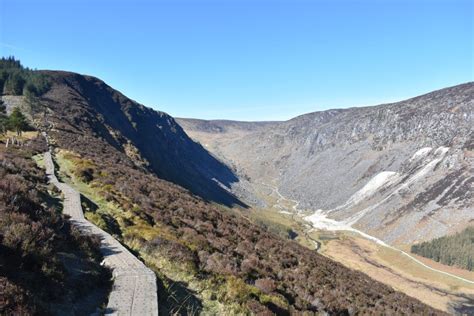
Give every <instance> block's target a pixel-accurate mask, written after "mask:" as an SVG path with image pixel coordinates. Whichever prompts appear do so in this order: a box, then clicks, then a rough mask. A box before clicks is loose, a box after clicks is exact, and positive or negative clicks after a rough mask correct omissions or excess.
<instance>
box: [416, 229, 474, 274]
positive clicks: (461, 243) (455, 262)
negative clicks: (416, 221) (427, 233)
mask: <svg viewBox="0 0 474 316" xmlns="http://www.w3.org/2000/svg"><path fill="white" fill-rule="evenodd" d="M411 252H413V253H416V254H418V255H420V256H423V257H426V258H430V259H433V260H434V261H437V262H441V263H443V264H447V265H450V266H457V267H459V268H463V269H466V270H469V271H473V269H474V226H471V227H468V228H466V229H465V230H463V231H462V232H459V233H457V234H454V235H452V236H444V237H441V238H437V239H434V240H431V241H427V242H423V243H421V244H417V245H413V246H412V247H411Z"/></svg>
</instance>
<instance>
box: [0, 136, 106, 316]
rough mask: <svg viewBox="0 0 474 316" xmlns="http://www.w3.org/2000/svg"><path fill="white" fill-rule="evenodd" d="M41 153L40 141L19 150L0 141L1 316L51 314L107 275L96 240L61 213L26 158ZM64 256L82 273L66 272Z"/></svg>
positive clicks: (41, 175)
mask: <svg viewBox="0 0 474 316" xmlns="http://www.w3.org/2000/svg"><path fill="white" fill-rule="evenodd" d="M45 150H46V145H45V142H44V140H43V139H42V138H41V139H34V140H32V141H29V142H27V143H26V144H25V145H24V146H23V147H20V148H17V147H9V148H5V146H4V145H3V144H1V143H0V314H2V315H28V314H42V315H45V314H46V315H47V314H52V313H54V310H55V309H56V308H58V306H60V305H61V304H68V305H69V304H74V303H76V302H78V301H79V300H80V299H81V298H82V297H84V296H86V295H87V294H89V293H88V290H87V289H88V288H91V287H92V288H94V287H95V288H98V289H100V288H104V289H106V288H107V287H108V279H109V277H110V276H109V274H108V272H107V271H106V270H105V269H104V268H102V267H101V266H100V265H99V262H100V260H101V255H100V252H99V250H98V245H99V242H100V241H99V240H98V239H97V238H95V237H93V236H84V235H83V234H82V233H81V232H80V231H79V230H78V229H76V228H75V227H74V226H72V225H71V224H70V223H69V221H68V220H67V219H66V218H64V217H63V216H62V215H61V213H60V208H59V206H60V205H59V204H58V201H57V200H55V199H53V198H52V197H51V196H50V195H49V193H48V192H47V187H46V185H47V183H46V177H45V174H44V172H43V170H41V169H39V168H38V167H37V166H36V164H35V162H34V160H33V159H31V158H32V156H33V154H37V153H39V152H43V151H45ZM66 258H72V260H73V262H75V263H76V264H77V265H78V266H80V267H81V269H83V271H84V272H83V273H79V275H78V274H77V273H76V272H74V273H73V272H71V271H70V267H68V265H66V264H65V260H66ZM102 299H104V298H103V297H102ZM92 311H93V310H92ZM89 312H90V311H89Z"/></svg>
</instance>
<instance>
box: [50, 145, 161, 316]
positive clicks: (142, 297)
mask: <svg viewBox="0 0 474 316" xmlns="http://www.w3.org/2000/svg"><path fill="white" fill-rule="evenodd" d="M44 162H45V166H46V174H47V176H48V179H49V181H50V183H52V184H54V185H55V186H56V187H57V188H58V189H59V190H61V192H62V193H63V194H64V209H63V213H64V214H66V215H69V216H70V217H71V222H72V223H73V224H74V225H76V226H78V227H79V228H80V229H81V231H83V232H84V233H87V234H94V235H98V236H100V237H101V246H100V251H101V252H102V254H103V256H104V261H103V264H104V265H105V266H107V267H109V268H110V269H112V270H113V276H114V284H113V288H112V291H111V292H110V296H109V302H108V304H107V309H106V312H105V314H106V315H120V316H122V315H138V316H147V315H158V296H157V287H156V276H155V274H154V273H153V271H151V270H150V269H149V268H147V267H146V266H145V265H144V264H143V263H142V262H141V261H140V260H139V259H138V258H136V257H135V256H134V255H133V254H132V253H131V252H130V251H128V250H127V249H126V248H125V247H124V246H123V245H122V244H121V243H120V242H118V241H117V240H116V239H115V238H113V237H112V236H111V235H110V234H108V233H107V232H105V231H103V230H102V229H100V228H98V227H97V226H95V225H94V224H92V223H90V222H89V221H87V220H86V219H85V218H84V213H83V210H82V206H81V196H80V194H79V192H78V191H76V190H75V189H73V188H72V187H70V186H69V185H67V184H65V183H62V182H59V180H58V178H57V177H56V175H55V173H54V163H53V159H52V155H51V152H50V151H48V152H46V153H45V154H44Z"/></svg>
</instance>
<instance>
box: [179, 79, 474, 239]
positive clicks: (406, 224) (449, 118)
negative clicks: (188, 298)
mask: <svg viewBox="0 0 474 316" xmlns="http://www.w3.org/2000/svg"><path fill="white" fill-rule="evenodd" d="M181 122H183V126H185V127H186V129H187V131H189V134H190V135H191V136H192V137H193V138H195V139H196V140H198V141H200V142H201V143H205V144H208V149H209V150H211V151H212V152H214V153H215V154H216V155H219V156H220V157H221V159H223V160H224V161H228V162H229V163H230V164H231V165H233V166H235V169H236V170H238V171H239V173H240V176H241V178H245V179H250V183H252V184H253V185H254V186H255V185H257V186H258V185H259V183H262V182H263V183H276V184H277V186H278V189H279V191H280V192H281V193H282V194H283V195H285V196H287V197H291V198H292V199H295V200H297V201H298V202H299V208H300V209H310V210H313V211H317V215H318V218H319V219H322V218H326V217H329V218H332V219H336V220H338V221H340V222H342V223H343V224H344V225H353V226H354V227H357V228H359V229H362V230H364V231H366V232H368V233H371V234H373V235H375V236H377V237H380V238H382V239H383V240H385V241H388V242H391V243H412V242H415V241H419V240H427V239H432V238H435V237H439V236H442V235H445V234H449V233H453V232H456V231H459V230H461V229H462V228H464V227H465V226H466V225H467V223H468V222H469V221H471V220H473V219H474V209H473V205H474V203H473V202H474V201H473V192H474V190H473V189H472V188H473V183H474V175H473V174H474V172H473V166H474V153H473V149H474V147H473V145H474V139H473V137H474V132H473V126H474V84H473V83H467V84H463V85H459V86H455V87H451V88H447V89H443V90H439V91H435V92H432V93H429V94H426V95H423V96H420V97H416V98H413V99H409V100H406V101H402V102H398V103H393V104H385V105H379V106H374V107H365V108H351V109H341V110H329V111H324V112H315V113H310V114H306V115H302V116H299V117H296V118H294V119H292V120H289V121H286V122H281V123H279V124H273V125H271V126H269V127H266V128H265V127H263V128H258V129H254V131H252V132H249V133H246V134H245V135H244V136H242V137H240V136H239V135H238V136H237V137H236V136H235V134H236V133H235V132H234V131H228V130H224V131H219V130H210V131H208V132H206V133H203V132H199V133H198V132H196V127H195V125H196V124H195V122H193V121H181ZM246 124H248V123H245V124H244V125H246ZM190 125H191V126H190ZM238 125H239V124H238V123H237V122H236V123H234V126H238ZM242 129H245V128H242ZM211 140H212V142H211ZM215 144H218V146H216V145H215ZM217 147H218V148H217ZM318 210H319V211H318Z"/></svg>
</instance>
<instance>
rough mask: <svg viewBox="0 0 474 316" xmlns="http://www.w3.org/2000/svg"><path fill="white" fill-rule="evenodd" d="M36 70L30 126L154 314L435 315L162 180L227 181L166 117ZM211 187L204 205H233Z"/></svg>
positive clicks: (77, 79)
mask: <svg viewBox="0 0 474 316" xmlns="http://www.w3.org/2000/svg"><path fill="white" fill-rule="evenodd" d="M46 74H47V75H48V76H49V78H50V80H51V81H50V82H51V86H50V88H49V90H48V92H46V93H45V94H43V95H41V96H40V97H38V98H36V99H34V100H33V102H32V103H31V104H30V106H31V107H30V110H31V113H30V114H31V117H32V119H33V121H34V124H35V125H36V126H38V128H39V129H40V130H47V131H48V135H49V138H50V140H51V144H52V145H53V147H54V148H55V150H56V157H57V160H56V162H57V163H58V165H59V169H60V171H59V174H60V176H61V177H62V178H63V179H65V180H66V181H68V182H69V183H71V185H73V186H74V187H75V188H76V189H78V190H80V192H81V193H82V194H83V195H84V205H86V206H87V209H88V211H87V212H86V216H89V218H91V220H93V221H95V222H96V223H97V225H99V226H101V228H104V229H105V230H107V231H108V232H110V233H111V234H114V236H117V238H118V239H119V240H121V241H122V242H123V243H124V244H125V245H127V246H128V247H129V248H131V249H132V250H133V251H135V252H136V253H137V254H139V255H140V257H141V258H142V259H143V260H144V262H145V263H146V264H147V265H149V266H150V267H152V268H153V269H154V271H155V272H156V273H157V274H158V277H159V280H160V281H159V282H158V283H159V291H160V293H159V295H158V297H159V300H160V301H159V308H160V313H163V314H171V313H174V312H176V313H177V314H186V313H188V312H192V313H196V312H200V311H202V312H204V313H206V312H207V313H211V314H249V313H252V314H269V313H277V314H281V315H287V314H290V313H301V312H304V311H306V312H321V313H329V314H337V315H346V314H357V313H358V314H395V313H406V314H410V313H411V314H413V313H415V314H432V315H437V314H443V313H442V312H440V311H437V310H435V309H433V308H430V307H428V306H426V305H424V304H422V303H420V302H419V301H417V300H415V299H413V298H410V297H408V296H406V295H404V294H401V293H399V292H396V291H394V290H393V289H392V288H390V287H388V286H386V285H383V284H381V283H378V282H375V281H374V280H372V279H370V278H369V277H367V276H366V275H364V274H363V273H360V272H356V271H353V270H350V269H348V268H346V267H344V266H342V265H341V264H338V263H336V262H334V261H332V260H330V259H328V258H326V257H323V256H321V255H320V254H318V253H316V252H314V251H311V250H310V249H308V248H305V247H303V246H301V245H299V244H297V243H296V242H294V241H290V240H285V239H282V238H280V237H278V236H276V235H274V234H272V233H269V232H268V231H266V230H265V229H263V228H261V227H259V226H257V225H254V224H252V223H251V222H250V221H249V220H248V219H246V218H245V217H243V216H241V215H239V214H235V213H233V212H232V211H230V210H228V209H225V208H222V207H218V206H215V205H213V204H212V203H209V202H207V201H204V200H202V199H200V198H199V197H197V196H195V195H192V194H190V192H189V191H187V190H185V189H183V188H182V187H180V186H178V185H176V184H173V183H171V182H168V181H166V180H163V178H165V179H172V176H173V175H174V174H177V173H178V171H180V170H182V171H183V174H184V175H186V176H188V177H189V178H186V179H184V176H182V177H177V178H176V179H174V180H175V182H176V183H178V184H179V183H180V182H181V181H185V180H186V181H189V184H188V182H184V184H187V185H188V187H190V188H194V185H196V184H197V186H199V185H200V184H202V183H204V184H206V185H207V186H206V187H204V189H206V191H201V192H200V193H203V194H202V195H204V196H205V194H209V192H211V193H216V192H217V193H221V192H222V191H212V190H217V189H215V187H213V186H211V185H210V184H214V183H217V182H219V183H220V184H226V181H227V182H228V183H231V182H232V181H236V180H237V179H236V178H234V177H232V176H230V175H229V174H228V173H227V172H230V169H227V168H226V167H225V166H223V165H221V164H220V163H219V162H218V161H217V160H215V159H214V158H213V157H212V156H210V155H208V156H207V157H205V158H203V157H201V156H200V155H199V154H196V153H195V152H193V151H191V152H189V150H199V151H201V150H202V151H203V152H204V154H205V153H206V152H205V151H204V149H203V148H202V147H200V146H198V145H195V144H194V143H193V142H192V141H190V140H189V139H188V138H186V136H185V135H186V134H184V133H182V129H181V128H180V127H179V126H178V125H175V123H174V120H173V119H172V118H171V117H169V116H167V115H165V114H162V113H159V112H154V111H152V110H150V109H147V108H145V107H143V106H141V105H139V104H136V103H135V102H133V101H131V100H129V99H127V98H125V97H124V96H122V95H121V94H119V93H118V92H115V91H113V90H112V89H111V88H110V87H108V86H106V85H105V84H104V83H103V82H101V81H99V80H98V79H95V78H91V77H87V76H80V75H77V74H71V73H64V72H47V73H46ZM27 107H28V106H26V107H25V108H27ZM140 124H143V126H139V125H140ZM148 134H150V135H148ZM143 138H144V139H145V140H144V139H143ZM193 144H194V145H193ZM184 145H185V147H188V146H190V148H181V147H182V146H184ZM146 146H152V148H153V150H151V149H147V148H144V147H146ZM195 146H197V147H195ZM159 156H162V157H161V158H156V157H159ZM154 158H156V162H152V160H153V159H154ZM184 158H186V159H184ZM159 159H163V160H159ZM167 160H169V161H167ZM207 162H212V163H217V166H215V165H211V164H205V163H207ZM200 163H203V164H204V165H203V166H201V165H199V164H200ZM165 167H167V168H165ZM168 167H177V168H178V167H179V168H180V169H179V170H168ZM215 169H216V170H215ZM221 171H222V174H221ZM206 172H207V173H206ZM210 175H212V176H214V177H219V178H216V179H217V181H214V180H213V179H212V178H210ZM226 176H228V178H226ZM198 178H204V180H205V182H202V181H204V180H202V179H198ZM195 179H196V181H197V182H191V181H194V180H195ZM208 180H210V181H208ZM229 185H230V184H229ZM217 187H218V188H220V185H219V184H218V185H217ZM222 190H223V192H224V193H225V194H222V195H219V196H218V197H217V198H215V197H216V196H212V197H213V201H219V200H221V201H222V200H223V198H222V196H224V197H228V199H227V200H225V199H224V200H223V201H224V202H225V201H228V202H232V203H238V201H236V200H235V199H234V198H233V197H232V195H228V194H227V192H226V191H225V189H224V188H222ZM214 198H215V199H214ZM177 300H178V301H177Z"/></svg>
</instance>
